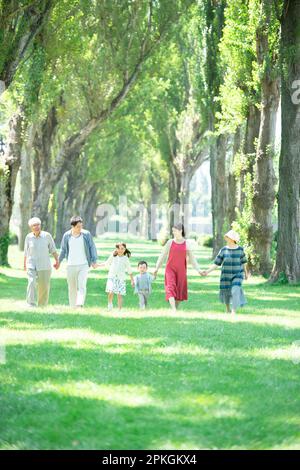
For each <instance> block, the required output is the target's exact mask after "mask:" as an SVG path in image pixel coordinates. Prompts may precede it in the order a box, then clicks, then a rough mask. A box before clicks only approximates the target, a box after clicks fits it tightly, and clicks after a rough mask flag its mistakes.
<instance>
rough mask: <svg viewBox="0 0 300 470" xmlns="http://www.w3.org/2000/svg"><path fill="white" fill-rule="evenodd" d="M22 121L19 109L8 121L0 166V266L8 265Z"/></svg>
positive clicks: (19, 158)
mask: <svg viewBox="0 0 300 470" xmlns="http://www.w3.org/2000/svg"><path fill="white" fill-rule="evenodd" d="M22 123H23V114H22V110H21V109H19V110H18V111H17V112H16V113H15V114H14V115H13V116H12V118H11V119H10V121H9V135H8V142H7V146H6V152H5V155H4V162H3V163H4V165H3V167H2V165H1V166H0V214H1V217H0V266H1V265H8V243H9V222H10V218H11V214H12V208H13V203H14V192H15V185H16V179H17V174H18V171H19V168H20V163H21V149H22Z"/></svg>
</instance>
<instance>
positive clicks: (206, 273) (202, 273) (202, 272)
mask: <svg viewBox="0 0 300 470" xmlns="http://www.w3.org/2000/svg"><path fill="white" fill-rule="evenodd" d="M199 274H200V276H207V275H208V272H207V271H204V270H203V271H199Z"/></svg>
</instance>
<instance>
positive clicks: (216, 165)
mask: <svg viewBox="0 0 300 470" xmlns="http://www.w3.org/2000/svg"><path fill="white" fill-rule="evenodd" d="M226 147H227V135H225V134H220V135H219V136H218V138H217V141H216V143H215V145H212V147H211V155H210V176H211V192H212V222H213V239H214V241H213V256H215V255H216V254H217V253H218V251H219V250H220V248H221V247H222V246H223V245H224V239H223V237H224V226H225V221H226V211H227V197H228V195H227V190H228V188H227V177H226Z"/></svg>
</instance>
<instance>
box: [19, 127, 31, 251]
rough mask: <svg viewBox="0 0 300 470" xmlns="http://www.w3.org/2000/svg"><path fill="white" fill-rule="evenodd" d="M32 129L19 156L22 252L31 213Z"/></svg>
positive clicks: (20, 247) (20, 243)
mask: <svg viewBox="0 0 300 470" xmlns="http://www.w3.org/2000/svg"><path fill="white" fill-rule="evenodd" d="M33 134H34V128H33V127H32V126H31V128H30V130H29V136H28V142H24V145H23V148H22V154H21V169H20V186H21V193H20V227H19V249H20V250H21V251H23V250H24V241H25V237H26V235H27V233H28V220H29V219H30V217H31V213H32V174H31V171H32V162H31V152H32V138H33Z"/></svg>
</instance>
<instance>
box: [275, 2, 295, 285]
mask: <svg viewBox="0 0 300 470" xmlns="http://www.w3.org/2000/svg"><path fill="white" fill-rule="evenodd" d="M299 11H300V0H294V1H293V2H291V1H288V0H285V1H284V6H283V16H282V24H281V55H282V73H281V90H282V109H281V117H282V121H281V122H282V142H281V153H280V161H279V193H278V246H277V256H276V263H275V267H274V269H273V272H272V275H271V278H270V281H271V282H274V281H277V280H278V279H279V278H280V276H281V275H282V274H283V275H284V276H285V277H286V279H287V280H288V282H289V283H291V284H294V283H296V282H299V281H300V243H299V233H300V212H299V211H300V178H299V174H300V147H299V135H300V97H299V95H300V94H299V77H300V38H299V31H300V15H299ZM297 90H298V91H297Z"/></svg>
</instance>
